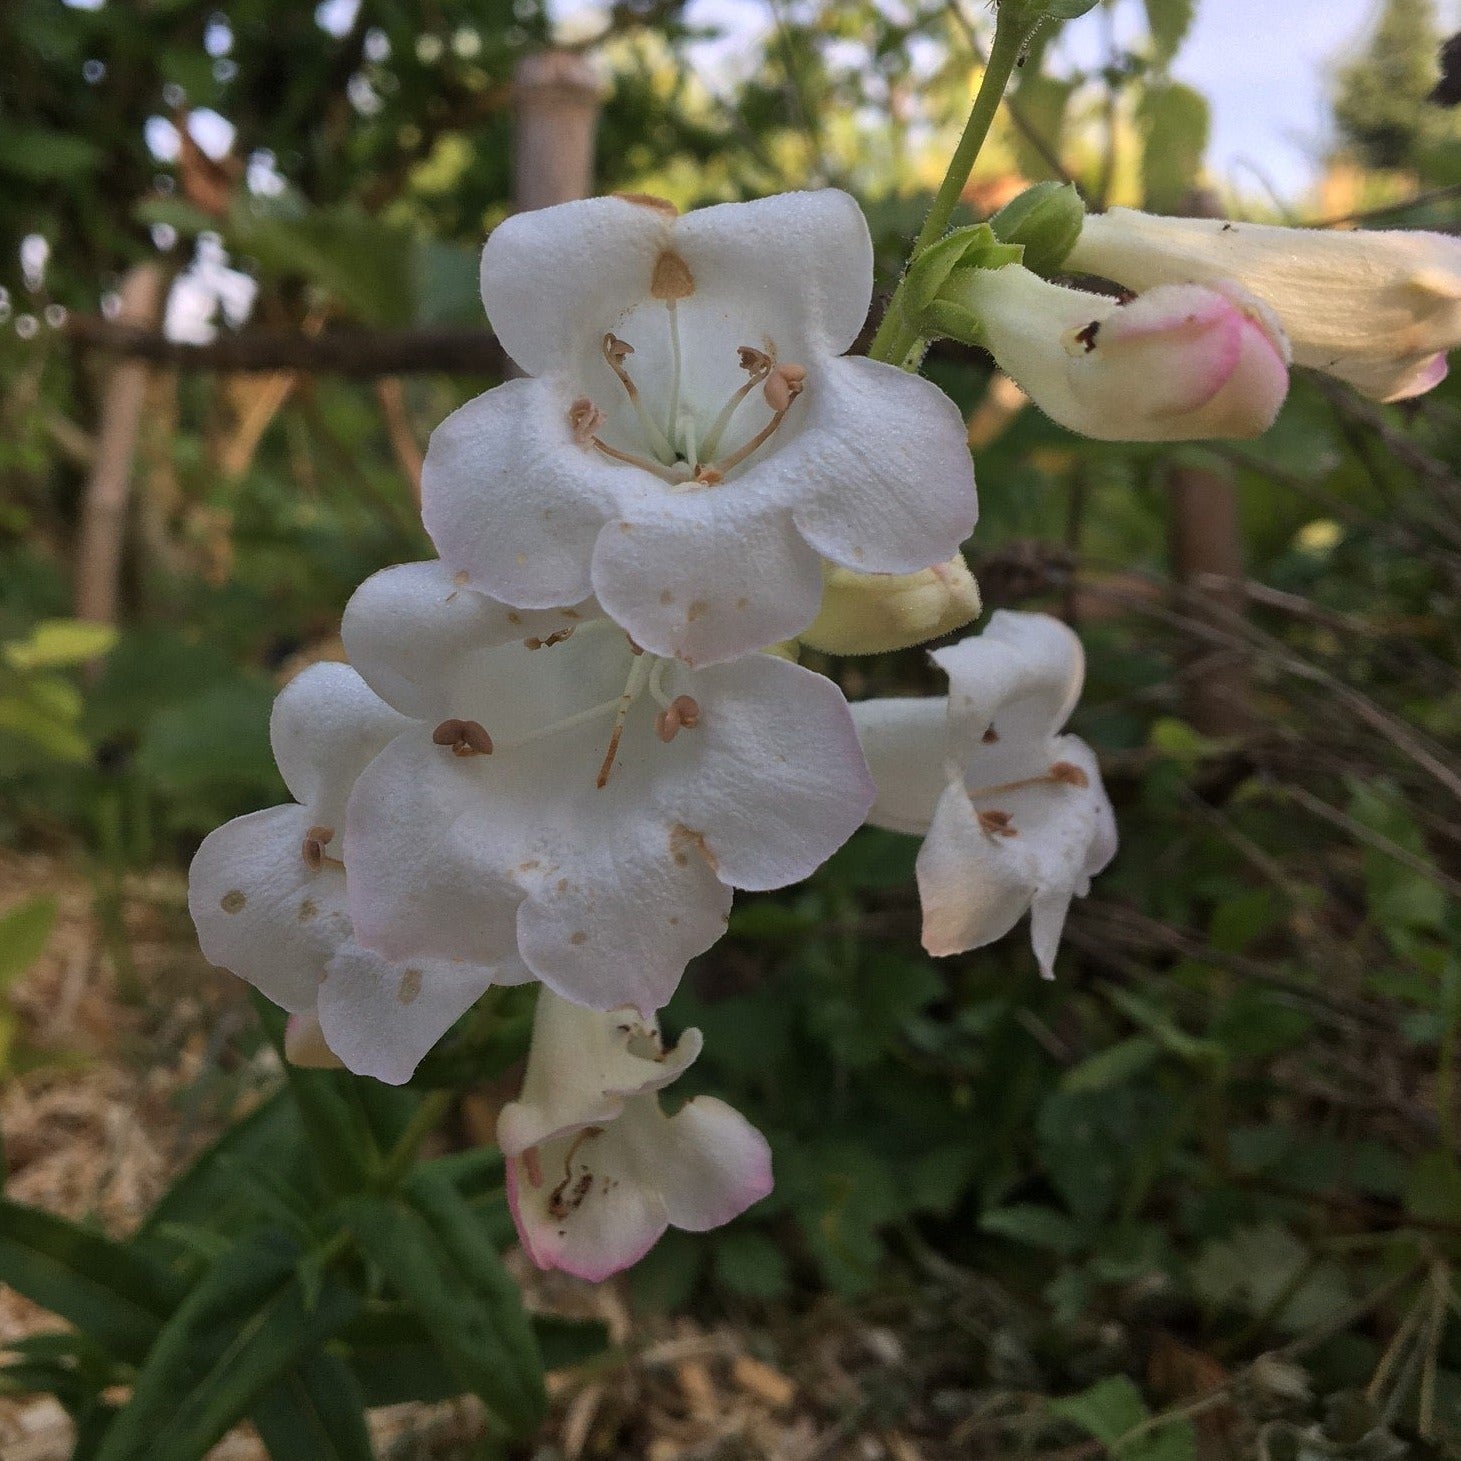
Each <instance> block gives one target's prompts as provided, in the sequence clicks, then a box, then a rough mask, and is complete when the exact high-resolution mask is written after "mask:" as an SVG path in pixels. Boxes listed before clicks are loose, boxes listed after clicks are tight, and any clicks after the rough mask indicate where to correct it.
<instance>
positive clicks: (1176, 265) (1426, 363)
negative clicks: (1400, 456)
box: [1066, 208, 1461, 401]
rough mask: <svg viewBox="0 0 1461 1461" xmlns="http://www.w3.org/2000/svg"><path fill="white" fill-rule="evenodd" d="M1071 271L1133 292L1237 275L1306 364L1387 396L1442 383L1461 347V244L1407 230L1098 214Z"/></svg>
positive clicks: (1124, 211) (1123, 211)
mask: <svg viewBox="0 0 1461 1461" xmlns="http://www.w3.org/2000/svg"><path fill="white" fill-rule="evenodd" d="M1066 267H1067V268H1070V269H1080V270H1083V271H1085V272H1087V273H1091V274H1099V275H1101V276H1102V277H1104V278H1107V279H1114V280H1115V281H1116V282H1117V283H1118V284H1123V285H1125V286H1127V288H1130V289H1149V288H1151V287H1152V286H1154V285H1159V284H1178V283H1181V284H1185V283H1196V284H1219V283H1221V282H1222V281H1224V280H1233V281H1236V282H1237V283H1239V284H1241V285H1242V286H1243V288H1244V289H1246V290H1248V291H1249V292H1250V293H1251V294H1254V295H1256V296H1257V297H1258V298H1259V299H1261V300H1262V301H1263V302H1264V303H1265V304H1267V305H1268V306H1269V308H1270V309H1272V310H1273V312H1274V313H1275V314H1276V315H1277V316H1278V318H1279V319H1280V320H1281V321H1282V323H1283V327H1284V330H1285V332H1286V333H1287V335H1288V337H1289V340H1290V342H1291V343H1292V345H1293V353H1294V363H1295V364H1297V365H1305V366H1309V367H1312V368H1313V369H1315V370H1321V371H1324V372H1325V373H1326V374H1329V375H1334V376H1338V377H1339V378H1340V379H1341V380H1345V381H1348V382H1349V383H1350V384H1351V385H1352V386H1354V387H1355V389H1356V390H1358V391H1360V392H1362V393H1363V394H1364V395H1367V396H1370V397H1372V398H1373V399H1375V400H1377V401H1402V400H1405V399H1407V398H1408V397H1410V396H1417V395H1420V394H1422V393H1423V392H1425V391H1428V390H1430V389H1431V388H1432V387H1433V386H1435V385H1438V384H1439V383H1440V382H1441V381H1442V380H1443V379H1444V378H1445V375H1446V351H1448V350H1451V349H1453V348H1454V347H1455V346H1456V345H1458V344H1461V239H1456V238H1453V237H1451V236H1450V235H1448V234H1441V233H1422V232H1419V231H1407V230H1403V229H1386V230H1377V231H1374V232H1370V231H1368V230H1346V231H1337V230H1329V229H1303V228H1279V227H1276V226H1273V225H1270V224H1259V223H1227V222H1224V221H1223V220H1221V219H1210V218H1159V217H1156V216H1155V215H1153V214H1150V213H1140V212H1137V211H1136V210H1135V209H1131V208H1112V209H1111V210H1110V211H1109V212H1107V213H1101V214H1094V215H1090V216H1088V217H1087V218H1086V221H1085V226H1084V228H1083V229H1082V230H1081V235H1080V238H1079V240H1078V241H1077V242H1076V245H1075V247H1074V248H1073V249H1072V251H1071V253H1070V256H1069V258H1068V259H1067V261H1066Z"/></svg>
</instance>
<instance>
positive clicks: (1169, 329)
mask: <svg viewBox="0 0 1461 1461" xmlns="http://www.w3.org/2000/svg"><path fill="white" fill-rule="evenodd" d="M958 288H959V303H960V304H961V305H962V306H964V307H966V308H968V309H969V310H970V311H972V313H973V314H974V316H975V317H976V318H977V320H978V322H979V327H980V330H981V333H982V335H983V338H984V342H985V344H986V345H987V346H988V347H989V350H990V353H991V354H992V355H993V356H994V358H995V360H996V361H998V363H999V365H1000V366H1001V367H1002V368H1003V369H1004V370H1005V371H1006V372H1007V373H1008V374H1009V375H1010V376H1012V377H1013V378H1014V380H1015V381H1017V382H1018V383H1019V385H1020V386H1021V387H1022V388H1023V389H1024V390H1025V391H1026V392H1027V393H1028V394H1029V395H1030V396H1031V397H1033V399H1034V401H1035V404H1036V405H1038V406H1039V407H1040V408H1041V410H1043V411H1044V412H1046V414H1047V415H1049V416H1052V417H1053V418H1054V419H1055V420H1056V421H1058V422H1060V424H1061V425H1062V426H1067V427H1069V428H1070V429H1071V430H1072V431H1079V432H1080V433H1082V435H1085V436H1094V437H1098V438H1099V439H1101V440H1103V441H1193V440H1199V439H1202V438H1206V437H1215V436H1230V437H1243V436H1256V435H1258V434H1259V433H1260V432H1263V431H1266V430H1267V429H1268V427H1269V426H1271V425H1272V424H1273V419H1274V417H1275V416H1277V414H1278V408H1279V407H1280V406H1281V405H1282V404H1283V399H1284V396H1285V395H1286V394H1287V392H1288V345H1287V343H1286V342H1285V340H1284V337H1283V331H1282V330H1281V329H1280V328H1279V327H1278V324H1277V322H1276V321H1275V320H1274V319H1273V318H1272V316H1271V315H1270V313H1269V311H1268V310H1267V309H1266V308H1265V306H1264V305H1262V304H1261V303H1260V302H1259V301H1258V300H1256V299H1254V298H1251V297H1248V296H1245V295H1244V294H1243V292H1242V291H1241V290H1240V289H1238V288H1237V287H1236V286H1234V285H1231V284H1221V285H1218V284H1215V285H1213V286H1212V287H1199V286H1197V285H1168V286H1162V287H1158V288H1155V289H1152V290H1150V291H1149V292H1148V293H1146V294H1142V295H1140V296H1139V297H1138V298H1136V299H1135V300H1133V301H1131V303H1129V304H1122V303H1120V302H1118V301H1117V300H1115V299H1111V298H1108V297H1107V296H1105V295H1100V294H1089V293H1086V292H1084V291H1082V290H1077V289H1066V288H1064V287H1063V286H1061V285H1058V284H1051V283H1050V282H1048V281H1047V280H1044V279H1041V278H1040V277H1039V275H1037V274H1033V273H1031V272H1030V271H1029V270H1028V269H1025V268H1023V267H1021V266H1020V265H1019V264H1006V265H1005V266H1004V267H1003V268H1001V269H973V270H968V271H963V272H962V273H961V275H960V283H959V285H958Z"/></svg>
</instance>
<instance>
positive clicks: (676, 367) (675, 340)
mask: <svg viewBox="0 0 1461 1461" xmlns="http://www.w3.org/2000/svg"><path fill="white" fill-rule="evenodd" d="M666 257H668V255H663V254H662V255H661V256H660V260H661V262H663V261H664V259H665V258H666ZM676 257H678V256H676ZM655 272H656V274H658V272H659V270H658V266H656V269H655ZM687 272H688V271H687ZM656 297H658V296H656ZM676 298H677V296H675V295H668V296H666V297H665V309H666V310H667V311H668V312H669V316H670V359H671V361H672V362H673V364H672V366H671V370H670V409H669V413H668V419H667V420H666V422H665V430H666V432H667V433H668V434H669V435H670V436H671V437H673V436H674V435H675V430H676V428H677V427H678V426H679V424H680V420H679V418H680V376H681V374H682V371H683V365H684V362H683V360H682V358H681V353H680V312H679V310H677V309H676V308H675V299H676ZM681 455H683V456H684V458H685V460H686V461H687V462H693V461H694V460H695V454H694V452H693V451H685V452H682V453H681Z"/></svg>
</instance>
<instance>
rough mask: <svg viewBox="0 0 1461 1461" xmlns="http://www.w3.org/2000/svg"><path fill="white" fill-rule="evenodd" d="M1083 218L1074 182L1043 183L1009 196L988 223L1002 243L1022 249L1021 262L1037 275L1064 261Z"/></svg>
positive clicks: (1083, 210)
mask: <svg viewBox="0 0 1461 1461" xmlns="http://www.w3.org/2000/svg"><path fill="white" fill-rule="evenodd" d="M1085 221H1086V205H1085V204H1084V203H1083V202H1082V201H1081V195H1080V194H1079V193H1078V192H1076V190H1075V185H1074V184H1073V183H1057V182H1045V183H1036V184H1035V186H1034V187H1033V188H1026V189H1025V191H1024V192H1023V193H1021V194H1020V195H1019V197H1017V198H1012V199H1010V201H1009V202H1008V203H1006V204H1005V205H1004V207H1003V208H1001V209H1000V210H999V212H998V213H996V214H995V215H994V217H993V218H991V219H990V220H989V226H990V228H991V229H992V230H993V231H994V235H995V237H996V238H997V239H999V240H1000V241H1001V242H1002V243H1006V244H1019V245H1021V246H1022V247H1023V248H1024V251H1025V252H1024V258H1023V259H1022V260H1021V261H1020V262H1022V263H1023V264H1024V266H1025V267H1026V268H1027V269H1030V270H1032V271H1033V272H1034V273H1036V274H1047V275H1048V274H1053V273H1055V271H1056V270H1057V269H1059V268H1060V266H1061V265H1062V264H1063V263H1064V262H1065V260H1066V258H1067V256H1068V255H1069V253H1070V251H1071V250H1072V249H1073V248H1074V247H1075V243H1076V240H1077V239H1078V238H1079V237H1080V236H1081V228H1082V226H1083V225H1084V223H1085Z"/></svg>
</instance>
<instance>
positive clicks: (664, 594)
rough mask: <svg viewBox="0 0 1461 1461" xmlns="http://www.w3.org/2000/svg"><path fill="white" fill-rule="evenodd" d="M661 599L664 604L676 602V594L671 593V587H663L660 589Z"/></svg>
mask: <svg viewBox="0 0 1461 1461" xmlns="http://www.w3.org/2000/svg"><path fill="white" fill-rule="evenodd" d="M659 601H660V603H662V604H672V603H674V602H675V596H674V594H672V593H671V592H670V591H669V589H667V588H662V589H661V590H660V591H659Z"/></svg>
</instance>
